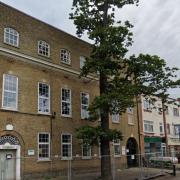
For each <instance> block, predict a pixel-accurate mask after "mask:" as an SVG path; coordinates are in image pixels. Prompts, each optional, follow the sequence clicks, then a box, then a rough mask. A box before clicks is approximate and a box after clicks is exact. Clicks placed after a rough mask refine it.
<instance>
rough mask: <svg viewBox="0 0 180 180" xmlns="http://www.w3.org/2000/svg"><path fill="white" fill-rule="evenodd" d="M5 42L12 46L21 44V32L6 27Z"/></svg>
mask: <svg viewBox="0 0 180 180" xmlns="http://www.w3.org/2000/svg"><path fill="white" fill-rule="evenodd" d="M4 42H5V43H7V44H10V45H12V46H16V47H18V46H19V33H18V32H17V31H16V30H15V29H13V28H10V27H7V28H4Z"/></svg>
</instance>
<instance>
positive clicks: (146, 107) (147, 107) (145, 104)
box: [143, 99, 152, 111]
mask: <svg viewBox="0 0 180 180" xmlns="http://www.w3.org/2000/svg"><path fill="white" fill-rule="evenodd" d="M143 107H144V110H149V111H151V110H152V109H151V103H150V100H148V99H144V100H143Z"/></svg>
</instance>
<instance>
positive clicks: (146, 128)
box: [144, 120, 154, 133]
mask: <svg viewBox="0 0 180 180" xmlns="http://www.w3.org/2000/svg"><path fill="white" fill-rule="evenodd" d="M144 132H149V133H153V132H154V126H153V121H147V120H145V121H144Z"/></svg>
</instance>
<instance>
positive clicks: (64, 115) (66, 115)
mask: <svg viewBox="0 0 180 180" xmlns="http://www.w3.org/2000/svg"><path fill="white" fill-rule="evenodd" d="M63 89H65V90H69V95H70V98H69V99H70V101H69V102H67V101H64V100H62V94H63V93H62V91H63ZM71 98H72V97H71V89H69V88H61V116H63V117H71V116H72V100H71ZM63 102H64V103H69V104H70V114H63V113H62V112H63V106H62V104H63Z"/></svg>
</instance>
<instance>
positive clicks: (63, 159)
mask: <svg viewBox="0 0 180 180" xmlns="http://www.w3.org/2000/svg"><path fill="white" fill-rule="evenodd" d="M61 160H62V161H71V160H72V157H62V158H61Z"/></svg>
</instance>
